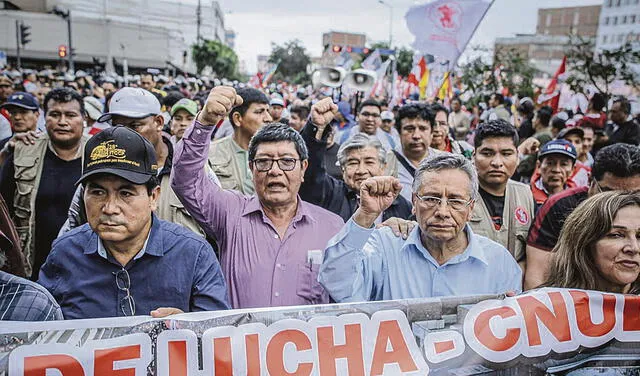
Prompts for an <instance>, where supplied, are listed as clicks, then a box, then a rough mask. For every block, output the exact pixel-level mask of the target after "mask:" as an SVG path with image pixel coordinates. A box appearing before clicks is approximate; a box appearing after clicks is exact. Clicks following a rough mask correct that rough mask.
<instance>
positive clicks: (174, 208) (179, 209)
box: [156, 167, 206, 237]
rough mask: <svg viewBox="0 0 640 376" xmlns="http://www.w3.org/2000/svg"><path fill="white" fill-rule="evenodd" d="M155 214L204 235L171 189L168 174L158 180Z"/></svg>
mask: <svg viewBox="0 0 640 376" xmlns="http://www.w3.org/2000/svg"><path fill="white" fill-rule="evenodd" d="M205 169H206V167H205ZM172 173H173V171H172ZM156 215H157V216H158V218H160V219H162V220H164V221H168V222H172V223H176V224H179V225H183V226H184V227H186V228H188V229H189V230H191V231H193V232H195V233H196V234H200V235H202V236H203V237H204V236H205V234H204V231H203V230H202V229H201V228H200V226H198V223H197V222H196V220H195V219H193V217H191V215H190V214H189V212H188V211H187V209H185V208H184V205H182V202H180V199H178V196H176V194H175V193H174V192H173V189H171V177H170V176H169V175H163V176H162V179H161V180H160V198H159V199H158V207H157V209H156Z"/></svg>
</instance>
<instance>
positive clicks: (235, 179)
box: [208, 136, 253, 194]
mask: <svg viewBox="0 0 640 376" xmlns="http://www.w3.org/2000/svg"><path fill="white" fill-rule="evenodd" d="M235 153H236V151H235V148H234V147H233V139H232V138H231V136H228V137H223V138H221V139H218V140H214V141H213V142H211V145H210V147H209V157H208V162H209V167H210V168H211V170H212V171H213V172H214V173H215V174H216V176H217V177H218V180H220V186H222V189H235V190H236V191H239V192H242V193H244V194H251V193H253V192H245V191H244V186H245V184H249V185H250V186H253V181H252V180H251V179H247V178H246V173H245V171H244V169H246V168H247V166H239V165H238V163H237V162H236V157H235ZM245 180H246V181H245Z"/></svg>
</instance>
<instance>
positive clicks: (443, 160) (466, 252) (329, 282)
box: [319, 153, 522, 302]
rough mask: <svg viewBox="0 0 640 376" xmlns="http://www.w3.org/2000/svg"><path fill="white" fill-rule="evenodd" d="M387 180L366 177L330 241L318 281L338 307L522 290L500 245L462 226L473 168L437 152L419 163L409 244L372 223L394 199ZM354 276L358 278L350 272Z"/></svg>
mask: <svg viewBox="0 0 640 376" xmlns="http://www.w3.org/2000/svg"><path fill="white" fill-rule="evenodd" d="M400 189H401V186H400V182H399V181H398V180H397V179H395V178H393V177H389V176H377V177H373V178H370V179H367V180H366V181H365V182H363V183H362V186H361V188H360V207H359V208H358V210H356V212H355V214H354V215H353V217H351V219H349V221H348V222H347V223H346V224H345V226H344V227H343V228H342V230H341V231H340V232H339V233H338V234H337V235H336V236H335V237H333V239H331V240H330V241H329V244H328V246H327V248H326V249H325V257H324V262H323V264H322V266H321V268H320V278H319V280H320V282H321V283H322V284H323V286H324V287H325V289H326V290H327V291H329V294H330V295H331V297H332V298H333V299H334V300H335V301H337V302H354V301H370V300H389V299H410V298H426V297H435V296H447V295H471V294H498V293H505V292H507V291H514V292H519V291H520V290H521V289H522V271H521V270H520V268H519V267H518V264H517V263H516V261H515V260H514V258H513V257H512V256H511V254H510V253H509V251H507V249H506V248H504V247H503V246H502V245H500V244H498V243H496V242H494V241H492V240H489V239H488V238H485V237H483V236H480V235H476V234H474V233H473V231H472V230H471V228H470V227H469V225H468V224H467V222H468V221H469V218H470V216H471V212H472V210H473V205H474V203H475V200H476V199H477V196H478V178H477V174H476V171H475V169H474V167H473V166H472V164H471V162H470V161H469V160H467V159H466V158H465V157H464V156H462V155H459V154H449V153H447V154H441V155H437V156H435V157H433V158H430V159H426V160H424V161H423V162H422V164H421V165H420V167H419V169H418V170H417V171H416V177H415V180H414V183H413V207H414V209H413V210H414V212H415V215H416V219H417V222H418V226H416V227H415V228H414V229H413V230H412V231H411V233H410V234H409V236H408V237H407V239H403V238H401V237H397V236H396V235H394V233H393V231H392V230H391V229H390V228H381V229H379V230H376V229H374V228H373V224H374V221H375V219H376V218H377V217H378V216H379V215H380V213H381V212H382V211H383V210H384V209H386V208H387V207H388V206H389V205H390V204H391V203H392V202H393V200H394V199H395V197H396V196H397V195H398V194H399V192H400ZM354 271H355V272H354Z"/></svg>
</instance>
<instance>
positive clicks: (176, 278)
mask: <svg viewBox="0 0 640 376" xmlns="http://www.w3.org/2000/svg"><path fill="white" fill-rule="evenodd" d="M152 221H153V224H152V225H151V231H150V234H149V239H148V243H147V246H146V249H145V252H144V254H142V255H141V256H140V257H138V258H137V259H133V260H131V261H129V263H127V265H125V266H124V269H126V270H127V272H128V274H129V279H130V281H131V282H130V292H131V295H132V296H133V298H134V301H135V311H136V314H137V315H148V314H149V312H150V311H152V310H154V309H156V308H158V307H174V308H179V309H181V310H183V311H185V312H193V311H215V310H220V309H227V308H229V304H228V303H227V302H228V300H227V296H226V291H227V289H226V285H225V281H224V278H223V276H222V272H221V270H220V265H219V264H218V260H217V259H216V256H215V254H214V253H213V249H211V246H210V245H209V243H207V242H206V241H205V240H204V239H203V238H202V237H200V236H198V235H196V234H195V233H193V232H191V231H189V230H187V229H186V228H184V227H183V226H180V225H176V224H173V223H170V222H166V221H162V220H160V219H158V218H157V217H156V216H155V215H153V219H152ZM97 241H98V234H96V233H95V232H93V230H91V227H89V225H88V224H85V225H83V226H80V227H78V228H75V229H73V230H72V231H69V232H67V233H66V234H64V235H63V236H61V237H60V238H58V239H56V241H55V242H54V243H53V247H52V249H51V253H50V254H49V257H48V258H47V262H46V263H45V264H44V265H43V266H42V269H41V270H40V279H39V280H38V283H40V284H41V285H42V286H44V287H46V288H47V290H49V292H50V293H51V295H53V296H54V297H55V298H56V300H57V301H58V303H60V306H61V307H62V311H63V313H64V316H65V318H67V319H81V318H95V317H116V316H124V315H125V313H124V312H123V310H122V307H121V303H122V300H123V298H125V296H126V292H125V291H123V290H121V289H119V288H118V286H117V284H116V279H115V276H114V275H115V273H117V272H118V271H120V270H122V268H123V266H122V265H120V263H118V262H117V261H116V260H115V259H114V258H113V256H112V255H111V254H107V259H104V258H103V257H102V256H100V255H99V253H98V247H96V244H97Z"/></svg>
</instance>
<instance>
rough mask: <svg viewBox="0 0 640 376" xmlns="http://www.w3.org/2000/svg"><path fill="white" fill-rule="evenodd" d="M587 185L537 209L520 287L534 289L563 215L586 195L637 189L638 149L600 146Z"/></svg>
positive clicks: (639, 176) (639, 174) (639, 173)
mask: <svg viewBox="0 0 640 376" xmlns="http://www.w3.org/2000/svg"><path fill="white" fill-rule="evenodd" d="M592 178H593V179H592V180H591V184H590V185H589V187H580V188H573V189H569V190H566V191H564V192H561V193H558V194H557V195H554V196H552V197H551V198H549V200H547V201H546V202H545V203H544V205H542V206H541V207H540V209H539V210H538V213H537V216H536V220H535V222H534V223H533V225H532V226H531V229H530V230H529V237H528V239H527V251H526V253H527V269H526V273H525V277H524V289H525V290H528V289H532V288H536V287H538V286H539V285H541V284H542V283H543V282H544V278H545V277H544V276H545V273H546V272H547V269H548V266H549V262H550V260H551V251H552V250H553V247H555V245H556V243H557V241H558V238H559V236H560V230H561V229H562V225H563V224H564V221H565V219H566V218H567V216H568V215H569V214H570V213H571V212H572V211H573V209H575V208H576V207H577V206H578V205H580V204H581V203H582V202H583V201H584V200H586V199H587V197H590V196H593V195H595V194H598V193H600V192H605V191H612V190H622V191H633V190H637V189H640V148H638V147H637V146H633V145H628V144H616V145H611V146H607V147H605V148H603V149H602V150H600V152H598V154H597V155H596V159H595V162H594V164H593V170H592Z"/></svg>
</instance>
